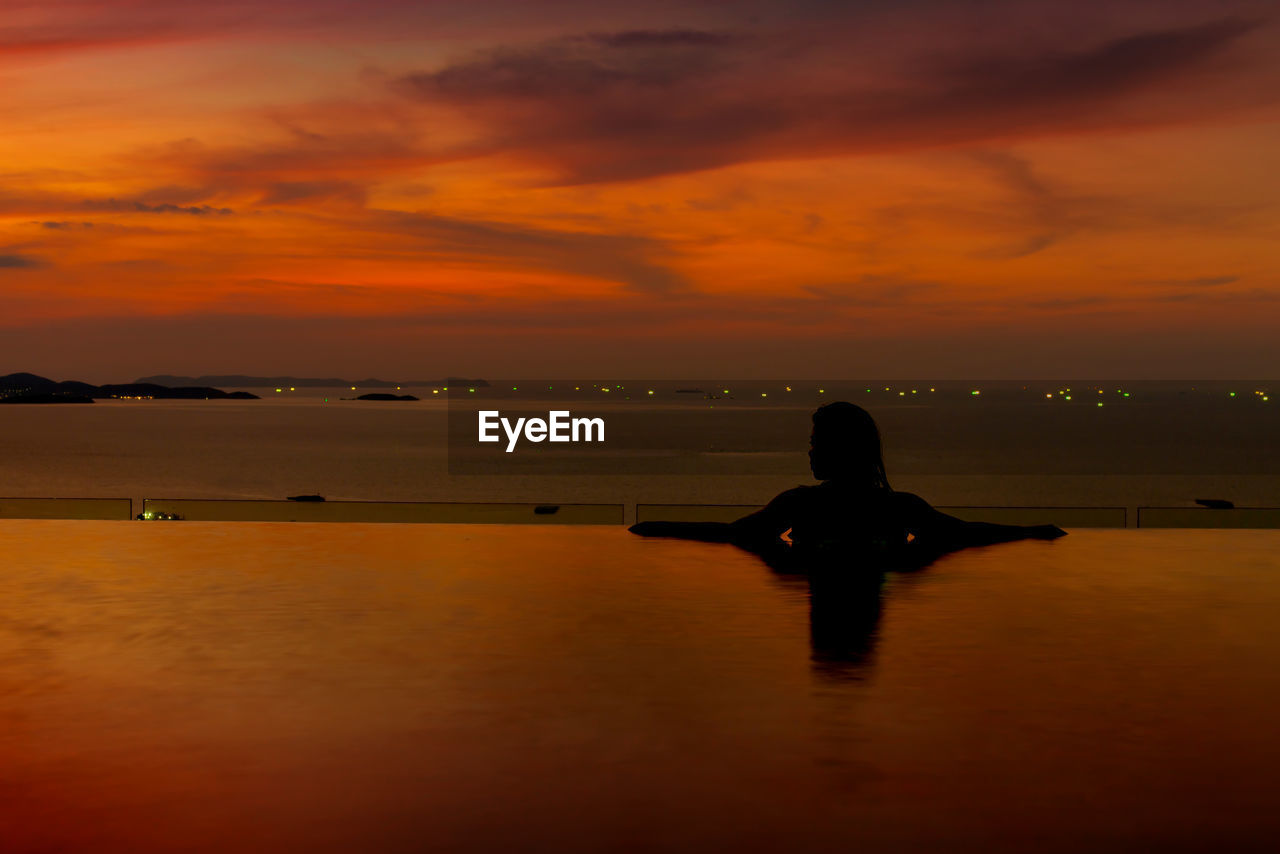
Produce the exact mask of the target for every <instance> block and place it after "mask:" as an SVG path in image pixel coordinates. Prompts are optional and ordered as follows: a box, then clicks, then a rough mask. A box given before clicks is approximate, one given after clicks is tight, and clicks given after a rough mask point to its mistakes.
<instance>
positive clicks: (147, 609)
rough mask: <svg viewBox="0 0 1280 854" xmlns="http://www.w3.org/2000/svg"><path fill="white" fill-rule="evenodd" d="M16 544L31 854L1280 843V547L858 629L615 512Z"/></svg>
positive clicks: (1115, 569)
mask: <svg viewBox="0 0 1280 854" xmlns="http://www.w3.org/2000/svg"><path fill="white" fill-rule="evenodd" d="M0 537H3V542H4V543H5V547H6V552H7V555H8V560H7V561H6V563H7V566H6V569H5V571H4V572H3V573H2V574H0V722H3V729H2V730H0V792H2V793H3V796H2V797H0V835H2V837H3V839H4V840H5V842H4V845H3V848H4V850H5V851H6V852H9V851H15V852H16V851H36V850H41V851H44V850H65V851H95V852H99V851H101V852H116V851H119V852H124V851H129V852H134V851H138V852H149V851H174V850H182V851H227V850H238V851H280V850H308V851H373V850H377V851H420V850H433V851H451V850H456V851H491V850H498V849H500V848H507V849H512V848H514V849H516V850H530V849H543V850H561V851H577V850H581V851H586V850H604V849H616V848H618V847H619V846H621V847H629V848H631V849H632V850H644V849H650V850H693V849H695V848H698V847H699V846H711V847H712V848H719V849H723V848H727V847H729V846H734V847H737V848H741V849H744V850H761V851H763V850H783V849H788V850H830V849H831V848H833V847H836V846H845V847H852V846H855V845H859V846H868V847H869V848H870V850H901V849H918V848H920V847H930V846H933V847H939V846H943V845H947V846H954V845H956V844H960V843H963V844H966V845H979V844H981V845H986V846H993V847H997V848H1023V849H1025V848H1028V847H1035V848H1037V849H1039V850H1063V851H1066V850H1078V849H1079V848H1080V847H1081V846H1084V845H1090V844H1093V845H1097V844H1103V845H1105V846H1110V847H1117V846H1123V845H1133V846H1159V847H1162V848H1164V849H1165V850H1173V849H1178V848H1197V847H1203V846H1204V845H1208V844H1210V843H1213V844H1218V845H1234V846H1236V847H1237V848H1239V847H1260V845H1261V840H1266V839H1267V838H1269V835H1274V833H1275V832H1276V831H1277V830H1280V819H1277V818H1276V815H1277V811H1276V810H1274V809H1273V808H1274V807H1275V806H1276V804H1275V800H1276V796H1275V794H1274V790H1273V789H1272V788H1271V787H1270V785H1269V783H1270V781H1271V780H1272V779H1273V776H1274V771H1273V769H1274V768H1275V767H1276V760H1277V759H1280V737H1277V736H1276V735H1275V732H1274V728H1273V726H1272V718H1273V714H1274V709H1275V708H1277V702H1278V701H1280V676H1278V675H1277V669H1276V668H1275V667H1274V660H1275V657H1276V654H1277V652H1278V651H1280V630H1278V629H1277V623H1276V621H1275V619H1274V615H1275V614H1276V613H1277V605H1280V580H1278V578H1280V576H1278V575H1277V572H1278V571H1280V532H1265V531H1247V532H1239V531H1236V532H1231V531H1223V532H1208V531H1167V532H1166V531H1159V532H1156V531H1150V532H1148V531H1111V532H1076V533H1075V534H1073V535H1072V536H1071V537H1068V538H1066V539H1065V540H1062V541H1059V542H1055V543H1040V542H1027V543H1017V544H1010V545H1006V546H1001V547H995V548H991V549H985V550H975V551H971V552H968V553H963V554H959V555H954V556H951V557H949V558H947V559H944V560H943V561H941V562H940V563H939V564H937V565H936V566H935V567H933V568H931V569H929V570H927V571H925V572H923V573H917V574H913V575H908V576H896V577H894V578H891V579H890V580H889V581H888V583H887V584H886V586H885V590H884V596H883V606H882V609H881V613H880V614H879V616H878V619H872V620H870V621H868V622H866V624H865V626H864V627H865V629H866V630H865V631H862V632H861V633H860V632H859V631H853V632H852V633H850V632H845V633H844V634H841V633H840V632H839V631H837V632H836V634H835V635H834V641H835V642H834V643H828V641H830V640H831V639H832V637H833V636H832V635H831V634H830V632H829V631H826V632H825V633H824V629H826V630H830V629H831V628H832V626H830V625H827V626H825V627H824V626H821V625H811V623H810V619H811V614H810V606H809V598H808V588H807V585H806V584H805V582H804V581H803V579H795V578H785V577H779V576H776V575H774V574H773V573H771V572H770V571H769V570H768V569H767V568H765V567H764V566H763V565H762V564H761V563H760V562H759V561H758V560H757V559H756V558H754V557H752V556H749V555H746V554H743V553H740V552H736V551H734V550H732V549H730V548H726V547H718V546H713V545H707V544H700V543H688V542H662V541H648V540H639V539H636V538H632V537H630V536H629V535H627V534H626V532H625V531H623V530H621V529H620V528H619V529H613V528H568V527H565V528H554V527H552V528H527V527H503V526H444V525H441V526H425V525H423V526H404V525H381V526H379V525H337V524H335V525H302V524H293V525H289V524H252V523H241V524H201V523H166V524H159V523H153V524H139V523H125V522H121V523H91V522H19V521H3V522H0ZM855 610H856V609H855ZM864 613H865V612H864ZM836 628H837V629H838V628H839V626H836Z"/></svg>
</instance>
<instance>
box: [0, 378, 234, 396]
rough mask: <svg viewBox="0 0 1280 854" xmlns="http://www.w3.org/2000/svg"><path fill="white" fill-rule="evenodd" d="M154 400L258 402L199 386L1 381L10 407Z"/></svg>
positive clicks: (47, 380)
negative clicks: (116, 399)
mask: <svg viewBox="0 0 1280 854" xmlns="http://www.w3.org/2000/svg"><path fill="white" fill-rule="evenodd" d="M135 397H141V398H154V399H156V400H257V399H258V396H257V395H256V394H250V393H249V392H247V391H235V392H225V391H222V390H221V389H217V388H211V387H208V386H199V385H182V384H179V385H178V386H177V387H174V386H168V385H162V384H159V383H117V384H112V385H101V386H97V385H90V384H89V383H83V382H79V381H76V380H67V381H64V382H58V381H56V380H51V379H49V378H47V377H42V376H38V375H36V374H27V373H18V374H8V375H7V376H2V377H0V400H3V401H8V402H9V403H71V402H84V401H85V400H86V399H96V400H109V399H111V398H135Z"/></svg>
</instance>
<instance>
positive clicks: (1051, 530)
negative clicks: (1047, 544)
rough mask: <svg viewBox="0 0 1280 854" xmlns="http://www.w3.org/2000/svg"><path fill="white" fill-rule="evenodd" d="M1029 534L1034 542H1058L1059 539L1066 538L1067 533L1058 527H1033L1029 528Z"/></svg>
mask: <svg viewBox="0 0 1280 854" xmlns="http://www.w3.org/2000/svg"><path fill="white" fill-rule="evenodd" d="M1027 534H1028V536H1030V538H1031V539H1033V540H1056V539H1058V537H1065V536H1066V535H1067V532H1066V531H1064V530H1062V529H1061V528H1059V527H1058V526H1057V525H1031V526H1030V527H1028V528H1027Z"/></svg>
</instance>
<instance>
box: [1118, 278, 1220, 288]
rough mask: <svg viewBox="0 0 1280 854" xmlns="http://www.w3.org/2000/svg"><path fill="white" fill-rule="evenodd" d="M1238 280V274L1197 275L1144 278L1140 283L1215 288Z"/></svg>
mask: <svg viewBox="0 0 1280 854" xmlns="http://www.w3.org/2000/svg"><path fill="white" fill-rule="evenodd" d="M1238 281H1240V277H1239V276H1197V277H1195V278H1191V279H1144V280H1143V281H1142V282H1141V283H1140V284H1144V285H1165V286H1170V287H1177V288H1216V287H1219V286H1221V285H1230V284H1234V283H1235V282H1238Z"/></svg>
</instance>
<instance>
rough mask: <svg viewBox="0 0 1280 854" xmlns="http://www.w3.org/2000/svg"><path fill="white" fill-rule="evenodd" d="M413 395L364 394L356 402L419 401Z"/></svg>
mask: <svg viewBox="0 0 1280 854" xmlns="http://www.w3.org/2000/svg"><path fill="white" fill-rule="evenodd" d="M418 399H419V398H416V397H414V396H413V395H411V394H386V393H381V392H372V393H370V394H362V395H360V396H359V397H357V398H356V400H418Z"/></svg>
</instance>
